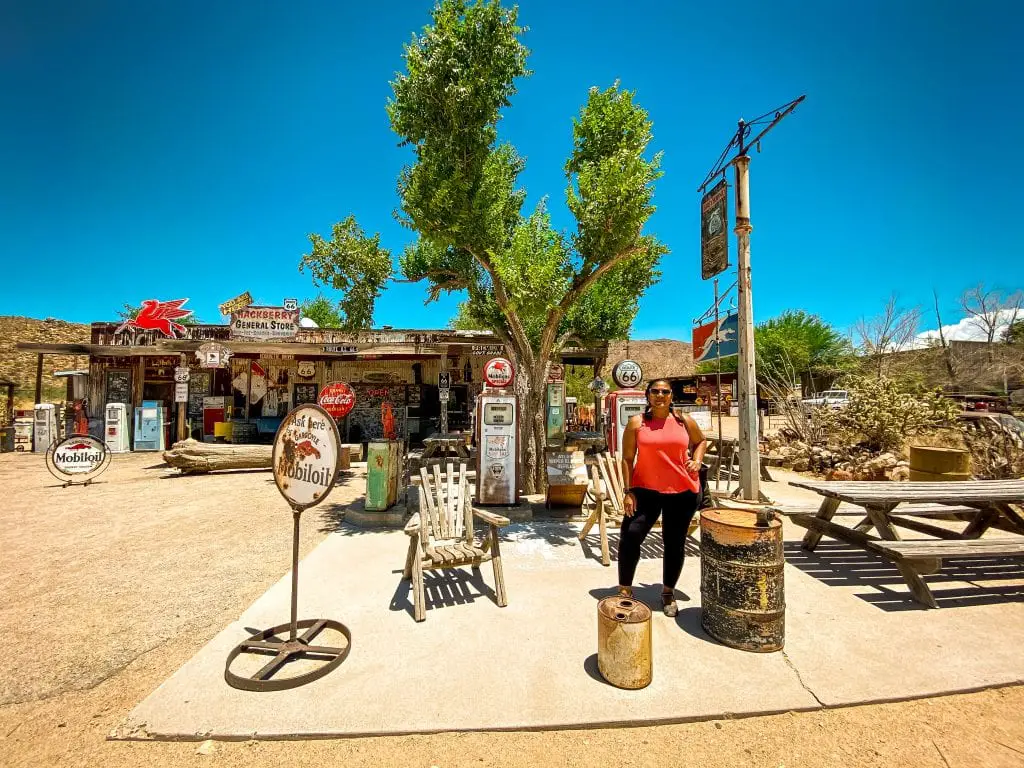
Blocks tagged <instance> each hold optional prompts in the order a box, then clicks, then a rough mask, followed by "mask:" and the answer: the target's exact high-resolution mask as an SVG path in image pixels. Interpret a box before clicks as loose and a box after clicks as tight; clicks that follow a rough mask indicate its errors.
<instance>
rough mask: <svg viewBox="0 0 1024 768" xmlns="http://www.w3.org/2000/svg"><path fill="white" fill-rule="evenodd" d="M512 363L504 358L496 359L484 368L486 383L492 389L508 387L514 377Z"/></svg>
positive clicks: (491, 360) (488, 362)
mask: <svg viewBox="0 0 1024 768" xmlns="http://www.w3.org/2000/svg"><path fill="white" fill-rule="evenodd" d="M514 375H515V374H514V372H513V370H512V363H510V362H509V361H508V360H506V359H505V358H504V357H495V358H492V359H490V360H488V361H487V364H486V365H485V366H484V382H485V383H486V384H488V385H489V386H492V387H507V386H508V385H509V384H511V383H512V378H513V377H514Z"/></svg>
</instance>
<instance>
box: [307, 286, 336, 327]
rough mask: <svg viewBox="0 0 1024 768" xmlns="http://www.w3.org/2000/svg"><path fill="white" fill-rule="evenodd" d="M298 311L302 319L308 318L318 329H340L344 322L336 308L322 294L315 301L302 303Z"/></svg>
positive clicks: (308, 300)
mask: <svg viewBox="0 0 1024 768" xmlns="http://www.w3.org/2000/svg"><path fill="white" fill-rule="evenodd" d="M299 311H300V314H301V316H302V317H308V318H309V319H310V320H312V321H313V322H314V323H316V324H317V325H318V326H319V327H320V328H341V327H342V325H343V324H344V322H345V321H344V320H343V319H342V316H341V313H340V312H339V311H338V308H337V306H335V304H334V303H333V302H332V301H331V300H330V299H328V298H327V297H326V296H324V295H323V294H322V293H319V294H317V296H316V298H315V299H306V300H305V301H303V302H302V304H300V305H299Z"/></svg>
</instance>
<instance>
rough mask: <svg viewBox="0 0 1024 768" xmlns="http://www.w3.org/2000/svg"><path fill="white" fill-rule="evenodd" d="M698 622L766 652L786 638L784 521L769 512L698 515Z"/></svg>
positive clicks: (723, 638)
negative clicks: (700, 607)
mask: <svg viewBox="0 0 1024 768" xmlns="http://www.w3.org/2000/svg"><path fill="white" fill-rule="evenodd" d="M700 561H701V566H700V576H701V578H700V592H701V604H702V610H701V626H703V627H704V631H705V632H707V633H708V634H709V635H711V636H712V637H714V638H715V639H716V640H718V641H720V642H722V643H724V644H725V645H728V646H730V647H732V648H739V649H740V650H744V651H755V652H757V653H767V652H769V651H778V650H780V649H781V648H782V646H783V645H784V643H785V640H786V595H785V585H784V583H783V568H784V566H785V563H786V560H785V556H784V554H783V551H782V522H781V521H780V520H778V519H776V518H775V515H774V513H773V512H771V511H770V510H769V511H758V512H753V511H747V510H741V509H706V510H702V511H701V514H700Z"/></svg>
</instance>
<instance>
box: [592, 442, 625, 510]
mask: <svg viewBox="0 0 1024 768" xmlns="http://www.w3.org/2000/svg"><path fill="white" fill-rule="evenodd" d="M615 464H616V460H615V457H614V456H612V455H611V454H609V453H599V454H598V455H597V468H598V470H599V471H600V473H601V479H602V480H604V484H605V488H607V489H608V501H609V502H610V503H611V505H612V508H613V509H614V510H615V513H616V514H617V515H621V514H622V480H621V479H620V478H619V474H618V472H617V471H616V469H615Z"/></svg>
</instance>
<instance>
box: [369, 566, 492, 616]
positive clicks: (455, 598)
mask: <svg viewBox="0 0 1024 768" xmlns="http://www.w3.org/2000/svg"><path fill="white" fill-rule="evenodd" d="M484 567H488V568H489V567H491V566H490V565H488V564H487V563H484V564H483V565H481V566H480V569H481V570H480V571H477V572H474V571H471V570H470V567H469V566H468V565H467V566H466V567H465V568H452V569H448V570H444V571H424V573H423V592H424V595H425V597H426V600H425V607H426V610H428V611H430V610H433V609H437V608H450V607H452V606H455V605H466V604H469V603H473V602H476V601H477V600H478V599H480V598H481V597H488V598H490V599H491V601H492V602H493V603H494V604H495V606H497V604H498V595H497V593H496V592H495V591H494V589H492V588H491V586H490V585H489V584H487V582H485V581H484V578H483V568H484ZM388 607H389V609H390V610H392V611H405V612H406V613H408V614H409V616H410V617H412V618H415V617H416V613H415V611H414V609H413V604H412V580H411V579H400V580H399V582H398V586H397V587H396V588H395V593H394V595H392V597H391V603H390V605H389V606H388Z"/></svg>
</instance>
